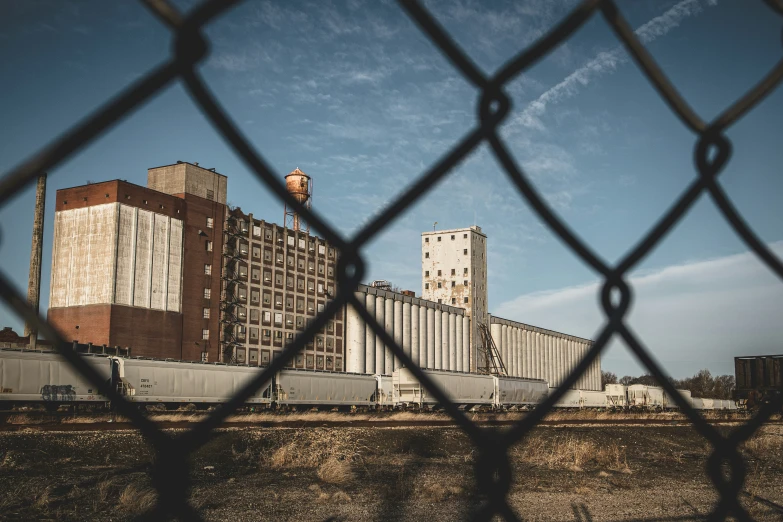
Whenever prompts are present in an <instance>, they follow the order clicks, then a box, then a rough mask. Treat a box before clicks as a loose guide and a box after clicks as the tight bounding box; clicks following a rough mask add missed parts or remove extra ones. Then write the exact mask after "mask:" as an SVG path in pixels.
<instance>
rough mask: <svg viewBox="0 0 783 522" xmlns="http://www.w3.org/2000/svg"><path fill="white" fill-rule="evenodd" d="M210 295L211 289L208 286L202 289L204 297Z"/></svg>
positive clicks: (207, 297) (206, 297)
mask: <svg viewBox="0 0 783 522" xmlns="http://www.w3.org/2000/svg"><path fill="white" fill-rule="evenodd" d="M211 296H212V290H211V289H209V288H205V289H204V299H209V298H210V297H211Z"/></svg>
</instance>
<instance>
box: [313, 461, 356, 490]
mask: <svg viewBox="0 0 783 522" xmlns="http://www.w3.org/2000/svg"><path fill="white" fill-rule="evenodd" d="M318 478H320V479H321V480H323V481H324V482H326V483H327V484H347V483H348V482H351V481H352V480H353V479H354V474H353V470H352V469H351V464H350V462H348V461H346V460H338V459H336V458H330V459H329V460H327V461H326V462H324V463H323V464H321V467H319V468H318Z"/></svg>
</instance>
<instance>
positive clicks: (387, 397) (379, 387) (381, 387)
mask: <svg viewBox="0 0 783 522" xmlns="http://www.w3.org/2000/svg"><path fill="white" fill-rule="evenodd" d="M375 380H376V383H377V384H376V388H375V395H374V396H373V399H372V400H373V402H375V403H376V405H377V406H378V407H379V408H394V407H396V405H397V402H399V401H398V399H397V397H395V396H394V385H393V384H392V376H391V375H375Z"/></svg>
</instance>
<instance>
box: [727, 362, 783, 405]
mask: <svg viewBox="0 0 783 522" xmlns="http://www.w3.org/2000/svg"><path fill="white" fill-rule="evenodd" d="M734 371H735V374H736V386H737V387H736V390H735V391H734V399H735V400H736V401H737V403H738V404H742V405H744V406H745V407H747V408H749V409H755V408H758V407H760V406H761V405H763V404H766V403H768V402H772V401H776V400H781V395H783V355H758V356H751V357H735V358H734Z"/></svg>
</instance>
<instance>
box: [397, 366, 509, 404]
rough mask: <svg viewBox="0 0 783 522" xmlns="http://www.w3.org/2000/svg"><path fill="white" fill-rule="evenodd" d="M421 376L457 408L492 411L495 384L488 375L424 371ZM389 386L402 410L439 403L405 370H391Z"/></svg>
mask: <svg viewBox="0 0 783 522" xmlns="http://www.w3.org/2000/svg"><path fill="white" fill-rule="evenodd" d="M424 373H426V374H427V376H428V377H429V378H430V379H432V380H433V381H434V382H435V384H437V385H438V386H439V387H440V389H441V390H443V391H444V392H445V393H446V396H448V397H449V399H450V400H451V402H452V403H454V404H456V405H457V406H460V407H471V408H475V407H482V406H486V407H489V408H492V407H493V406H494V399H493V395H494V393H495V382H494V379H493V377H492V376H491V375H478V374H474V373H463V372H453V371H447V370H424ZM392 385H393V387H394V396H395V398H396V400H397V401H398V402H399V405H400V406H402V407H405V406H417V407H419V408H424V407H428V408H432V407H434V406H437V405H438V400H437V399H436V398H435V397H433V396H432V394H431V393H430V392H429V391H427V389H426V388H424V386H422V385H421V383H420V382H419V381H418V379H417V378H416V376H415V375H413V373H412V372H411V371H410V370H409V369H407V368H400V369H398V370H395V371H394V373H393V374H392Z"/></svg>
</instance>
